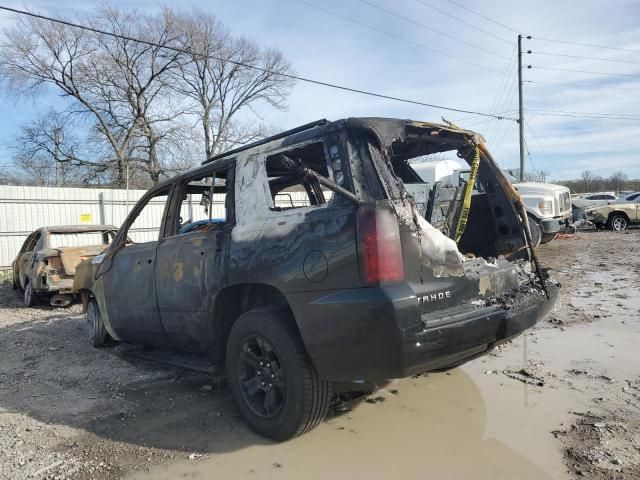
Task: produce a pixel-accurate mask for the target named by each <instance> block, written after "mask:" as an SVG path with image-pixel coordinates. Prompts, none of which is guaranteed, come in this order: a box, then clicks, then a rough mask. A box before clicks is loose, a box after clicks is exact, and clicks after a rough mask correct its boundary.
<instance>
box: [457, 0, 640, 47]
mask: <svg viewBox="0 0 640 480" xmlns="http://www.w3.org/2000/svg"><path fill="white" fill-rule="evenodd" d="M448 1H451V0H448ZM531 39H533V40H542V41H544V42H555V43H564V44H566V45H578V46H580V47H591V48H606V49H608V50H619V51H622V52H632V53H640V50H633V49H631V48H622V47H612V46H610V45H596V44H593V43H580V42H572V41H569V40H557V39H554V38H543V37H533V36H532V37H531Z"/></svg>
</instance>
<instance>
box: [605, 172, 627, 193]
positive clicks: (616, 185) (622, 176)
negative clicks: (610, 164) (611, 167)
mask: <svg viewBox="0 0 640 480" xmlns="http://www.w3.org/2000/svg"><path fill="white" fill-rule="evenodd" d="M628 178H629V177H628V176H627V174H626V173H624V172H620V171H618V172H614V173H613V174H612V175H611V177H609V182H610V183H611V188H612V189H613V191H614V192H616V193H619V192H620V190H622V189H623V187H624V185H625V183H626V182H627V179H628Z"/></svg>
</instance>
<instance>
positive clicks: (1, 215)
mask: <svg viewBox="0 0 640 480" xmlns="http://www.w3.org/2000/svg"><path fill="white" fill-rule="evenodd" d="M145 191H146V190H129V191H127V190H111V189H105V188H64V187H60V188H58V187H26V186H13V185H0V268H7V267H9V266H11V262H12V261H13V259H14V258H15V256H16V254H17V253H18V251H19V250H20V247H22V244H23V243H24V241H25V239H26V238H27V236H28V235H29V234H30V233H31V232H33V231H34V230H36V229H38V228H40V227H45V226H56V225H83V224H84V225H88V224H100V223H103V224H109V225H114V226H116V227H119V226H120V225H121V224H122V222H123V221H124V219H125V218H126V216H127V214H128V212H129V211H130V210H131V208H133V206H134V205H135V204H136V202H137V201H138V199H139V198H140V197H141V196H142V195H143V194H144V193H145ZM161 217H162V207H160V214H159V216H158V219H157V222H156V223H157V224H156V225H153V224H151V225H148V227H150V230H149V231H148V232H145V233H144V235H145V237H146V236H149V237H150V239H153V238H157V232H158V228H159V227H160V220H161ZM153 228H155V237H153V231H152V229H153Z"/></svg>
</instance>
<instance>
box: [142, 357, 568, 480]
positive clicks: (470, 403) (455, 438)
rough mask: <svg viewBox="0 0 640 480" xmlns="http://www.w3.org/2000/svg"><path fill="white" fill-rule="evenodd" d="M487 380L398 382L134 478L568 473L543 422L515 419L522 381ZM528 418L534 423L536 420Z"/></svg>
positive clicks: (434, 377) (451, 377) (455, 373)
mask: <svg viewBox="0 0 640 480" xmlns="http://www.w3.org/2000/svg"><path fill="white" fill-rule="evenodd" d="M481 380H482V381H481V382H476V381H474V379H473V378H472V376H471V375H470V374H469V373H467V371H466V370H465V369H460V368H458V369H455V370H452V371H451V372H449V373H437V374H430V375H428V376H424V377H419V378H412V379H405V380H401V381H397V382H393V383H391V384H390V385H389V386H387V387H386V388H385V389H383V390H381V391H378V392H375V393H374V394H373V396H375V397H376V398H378V397H380V398H382V399H384V401H382V400H380V399H378V402H377V403H367V402H362V403H360V404H358V405H355V406H354V407H353V410H352V411H351V412H348V413H346V414H343V415H341V416H339V417H334V418H331V419H329V420H327V421H325V422H324V423H323V424H322V425H320V426H319V427H318V428H317V429H316V430H314V431H312V432H310V433H309V434H307V435H304V436H303V437H300V438H297V439H295V440H293V441H290V442H287V443H282V444H275V443H273V444H272V443H268V444H264V442H263V441H261V440H258V443H263V444H258V445H253V446H249V447H246V448H243V449H241V450H237V451H232V452H229V451H227V452H226V453H225V454H224V455H216V454H209V455H205V456H204V457H198V456H197V455H192V457H195V458H194V460H188V459H186V458H185V461H183V462H180V463H174V464H172V465H168V466H164V467H160V468H158V469H152V470H151V471H150V472H148V473H146V474H137V475H136V476H134V477H133V478H136V479H147V478H154V479H169V478H202V479H205V478H243V477H245V476H246V477H248V478H251V477H254V478H278V479H289V478H290V479H300V478H311V479H313V478H369V479H377V478H381V479H382V478H385V479H388V478H392V477H394V476H398V475H399V476H402V477H403V478H424V476H425V475H426V474H428V475H429V477H430V478H440V479H446V478H451V479H466V478H468V479H477V478H492V479H513V478H521V479H538V480H539V479H545V478H557V477H558V475H559V474H562V471H563V470H564V468H563V465H562V457H561V455H559V454H558V452H557V448H555V446H554V445H552V443H553V442H551V441H550V438H549V433H548V430H545V429H544V428H542V427H537V429H538V430H539V432H538V433H539V435H536V434H530V433H531V432H529V433H528V434H527V435H526V436H523V435H520V434H517V435H516V433H518V430H519V428H518V427H517V426H516V428H514V425H513V423H512V420H513V418H515V417H517V416H518V414H517V413H516V411H520V412H522V409H523V408H525V407H523V405H522V402H521V400H520V398H519V397H520V392H519V391H518V388H515V389H513V391H506V392H497V391H495V389H493V388H492V387H491V385H490V384H491V382H490V381H488V380H487V379H482V378H481ZM517 387H519V386H517ZM396 390H397V393H391V392H392V391H396ZM498 397H499V398H498ZM509 405H510V407H508V411H507V412H504V413H502V414H498V413H499V411H500V410H502V408H504V406H509ZM496 407H498V408H496ZM528 417H529V418H527V423H531V425H535V424H536V423H538V422H535V421H532V420H534V419H532V418H531V416H530V415H528ZM527 429H528V430H529V426H527ZM514 437H515V438H514ZM225 440H226V439H225V438H218V439H214V440H213V443H214V444H212V445H210V448H208V449H207V450H208V451H216V450H219V447H218V446H217V445H215V444H224V442H225ZM515 440H517V441H515ZM545 441H546V443H547V445H544V443H545ZM532 451H535V452H536V453H535V454H531V452H532ZM200 453H203V452H200Z"/></svg>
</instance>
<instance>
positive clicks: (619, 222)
mask: <svg viewBox="0 0 640 480" xmlns="http://www.w3.org/2000/svg"><path fill="white" fill-rule="evenodd" d="M609 228H611V230H616V231H618V232H621V231H622V230H626V229H627V228H629V220H627V217H625V216H624V215H613V216H612V217H611V218H610V219H609Z"/></svg>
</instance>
